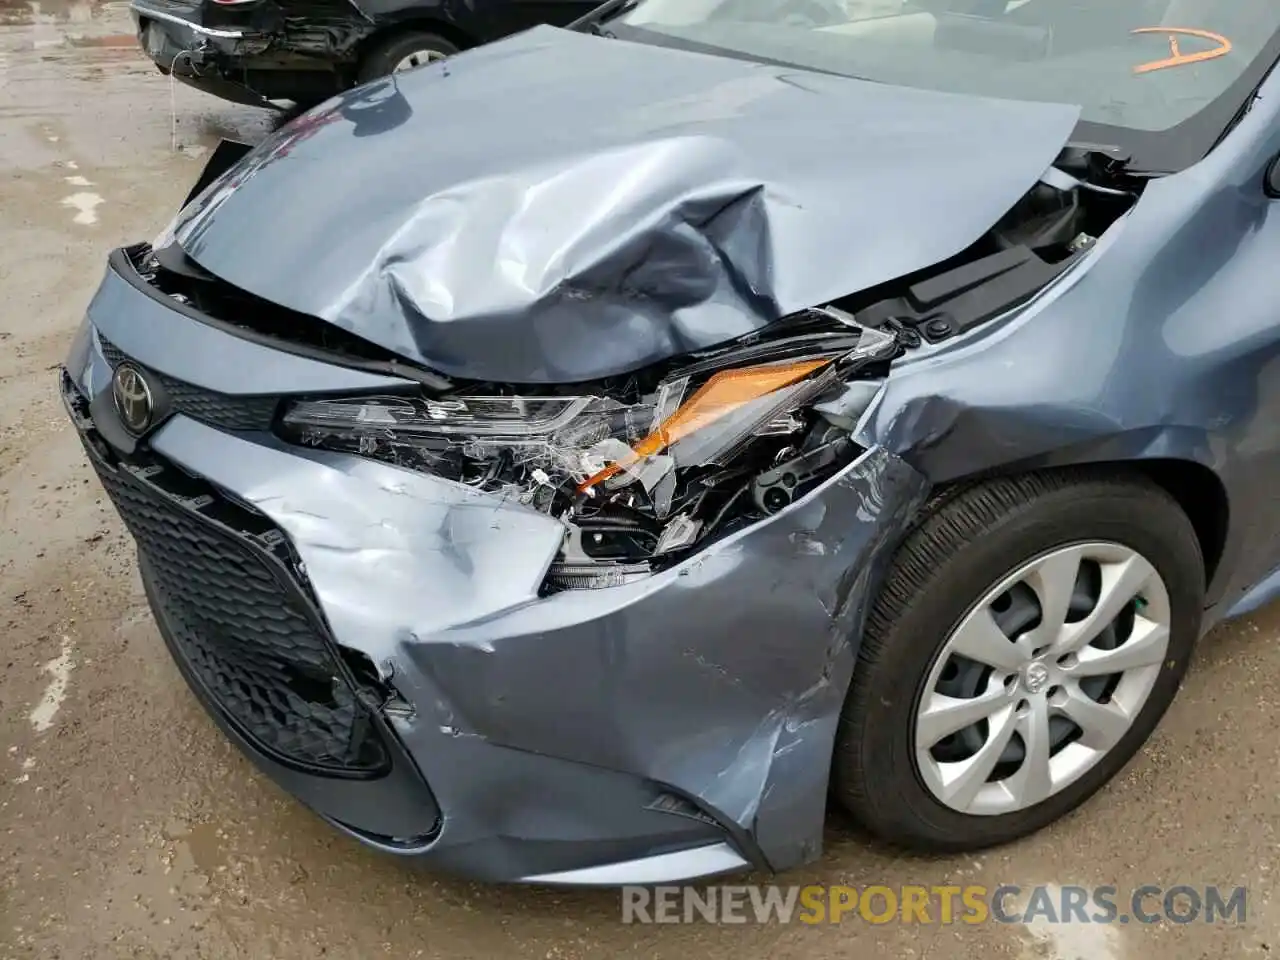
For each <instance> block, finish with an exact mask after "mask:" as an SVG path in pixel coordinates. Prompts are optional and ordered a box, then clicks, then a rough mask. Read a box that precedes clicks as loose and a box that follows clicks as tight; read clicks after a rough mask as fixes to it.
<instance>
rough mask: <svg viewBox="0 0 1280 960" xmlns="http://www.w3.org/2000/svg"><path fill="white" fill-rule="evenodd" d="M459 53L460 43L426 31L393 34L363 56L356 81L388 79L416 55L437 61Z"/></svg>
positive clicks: (366, 81)
mask: <svg viewBox="0 0 1280 960" xmlns="http://www.w3.org/2000/svg"><path fill="white" fill-rule="evenodd" d="M457 52H458V46H457V44H454V43H450V42H449V41H448V40H446V39H445V38H444V37H442V36H440V35H439V34H436V33H427V32H426V31H425V30H407V31H405V32H403V33H394V34H391V35H390V36H388V37H385V38H383V39H382V40H380V41H378V42H377V43H375V44H374V45H373V47H371V48H370V50H369V52H368V53H366V54H365V55H364V58H363V59H362V60H361V61H360V66H359V68H358V69H357V71H356V82H357V83H368V82H369V81H370V80H377V79H378V78H379V77H385V76H388V75H390V74H391V73H394V72H395V69H396V66H397V65H398V64H400V63H401V62H402V61H403V60H405V59H407V58H408V57H410V56H412V55H413V54H415V53H417V54H423V55H430V59H438V58H440V57H451V56H453V55H454V54H455V53H457ZM424 62H425V60H424Z"/></svg>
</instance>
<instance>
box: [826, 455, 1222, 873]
mask: <svg viewBox="0 0 1280 960" xmlns="http://www.w3.org/2000/svg"><path fill="white" fill-rule="evenodd" d="M1203 595H1204V565H1203V561H1202V559H1201V555H1200V549H1199V543H1198V541H1197V539H1196V536H1195V532H1194V530H1193V529H1192V526H1191V523H1190V522H1189V520H1188V519H1187V517H1186V515H1185V514H1184V513H1183V511H1182V510H1181V508H1180V507H1179V506H1178V504H1177V503H1176V501H1174V500H1173V499H1172V498H1171V497H1170V496H1169V495H1168V494H1167V493H1165V492H1164V491H1163V490H1161V489H1160V488H1158V487H1156V486H1155V485H1153V484H1151V483H1149V482H1147V481H1145V480H1144V479H1141V478H1138V477H1130V478H1122V477H1115V476H1108V475H1105V474H1100V473H1095V472H1091V471H1079V472H1065V473H1061V474H1043V475H1028V476H1023V477H1016V478H1005V479H998V480H993V481H990V482H986V483H981V484H976V485H973V486H969V487H967V488H959V489H957V490H954V491H952V492H951V493H949V494H947V495H944V496H943V497H942V498H940V499H939V500H938V501H937V502H936V503H935V504H934V505H932V507H931V508H930V509H929V512H928V513H927V514H926V517H925V519H924V520H923V521H922V522H921V523H920V524H919V525H918V526H917V527H916V528H915V529H914V530H913V531H912V532H911V533H909V534H908V536H907V538H906V540H905V542H904V543H903V545H902V546H901V548H900V549H899V552H898V555H897V557H896V559H895V562H894V564H893V566H892V568H891V570H890V572H889V575H888V577H887V579H886V581H885V586H884V588H883V590H882V592H881V594H880V596H879V598H878V599H877V601H876V603H875V606H874V607H873V609H872V612H871V614H870V617H869V619H868V623H867V628H866V631H865V634H864V637H863V642H862V646H861V649H860V651H859V655H858V664H857V668H856V670H855V672H854V678H853V683H852V685H851V687H850V691H849V696H848V699H847V701H846V704H845V709H844V713H843V715H842V717H841V723H840V729H839V734H838V737H837V744H836V753H835V758H834V764H833V770H832V774H833V780H832V783H833V789H834V791H835V793H836V795H837V796H838V797H839V799H840V800H841V801H842V802H843V803H844V804H845V806H846V807H848V809H849V810H850V812H851V813H853V814H854V816H855V817H856V818H857V819H859V820H860V821H861V822H862V823H863V824H864V825H865V826H866V827H867V828H868V829H870V830H871V831H872V832H873V833H875V834H877V835H879V836H880V837H882V838H883V839H886V840H888V841H890V842H893V843H896V844H898V845H901V846H904V847H908V848H914V849H919V850H924V851H930V852H961V851H967V850H976V849H981V848H983V847H988V846H992V845H995V844H1000V843H1005V842H1008V841H1011V840H1014V839H1016V838H1018V837H1021V836H1024V835H1026V834H1029V833H1032V832H1034V831H1036V830H1038V829H1040V828H1041V827H1043V826H1045V825H1047V824H1048V823H1050V822H1052V821H1053V820H1055V819H1057V818H1058V817H1060V816H1062V815H1063V814H1065V813H1067V812H1068V811H1070V810H1072V809H1074V808H1075V807H1077V806H1079V805H1080V804H1082V803H1084V801H1085V800H1087V799H1088V798H1089V797H1090V796H1091V795H1092V794H1093V793H1094V792H1095V791H1097V790H1098V789H1099V788H1100V787H1102V785H1103V784H1105V783H1106V782H1107V781H1108V780H1110V779H1111V778H1112V777H1113V776H1114V775H1115V774H1116V773H1117V772H1118V771H1119V770H1120V769H1121V768H1122V767H1123V766H1124V765H1125V763H1127V762H1128V761H1129V759H1130V758H1131V757H1132V756H1133V755H1134V753H1136V752H1137V750H1138V749H1139V748H1140V747H1141V746H1142V744H1143V742H1145V741H1146V739H1147V737H1148V736H1149V735H1150V733H1151V731H1152V730H1153V729H1154V728H1155V726H1156V724H1157V723H1158V722H1159V720H1160V717H1161V716H1162V715H1163V714H1164V712H1165V710H1166V709H1167V708H1168V706H1169V704H1170V703H1171V702H1172V701H1173V698H1174V695H1175V693H1176V692H1177V689H1178V685H1179V684H1180V682H1181V680H1182V676H1183V673H1184V672H1185V670H1186V667H1187V660H1188V657H1189V656H1190V654H1191V650H1192V647H1193V645H1194V643H1195V641H1196V638H1197V636H1198V633H1199V625H1200V615H1201V609H1202V599H1203Z"/></svg>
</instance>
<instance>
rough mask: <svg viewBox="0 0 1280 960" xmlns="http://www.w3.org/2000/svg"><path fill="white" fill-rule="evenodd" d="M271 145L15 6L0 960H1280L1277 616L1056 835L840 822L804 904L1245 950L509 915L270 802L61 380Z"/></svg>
mask: <svg viewBox="0 0 1280 960" xmlns="http://www.w3.org/2000/svg"><path fill="white" fill-rule="evenodd" d="M271 122H272V120H271V117H270V116H269V115H267V114H265V113H263V112H261V111H254V110H249V109H243V108H239V107H235V106H230V105H227V104H224V103H221V102H219V101H217V100H214V99H212V98H209V97H206V96H204V95H202V94H200V93H197V92H195V91H192V90H189V89H186V88H179V89H171V87H170V85H169V84H168V82H167V81H166V80H165V79H164V78H163V77H161V76H160V75H159V74H157V73H156V72H155V70H154V68H153V67H152V66H151V65H150V63H149V62H147V61H145V60H144V59H143V57H142V56H141V54H140V53H139V51H138V49H137V45H136V43H135V41H134V38H133V35H132V33H131V25H130V22H129V19H128V15H127V9H126V7H125V4H124V3H122V2H112V3H106V4H101V5H94V4H91V3H89V2H87V0H71V2H68V0H42V2H38V3H36V2H32V3H26V2H14V0H0V623H3V625H4V631H3V635H2V636H3V639H0V957H75V958H80V957H93V958H107V957H165V958H169V957H175V958H185V957H217V958H223V957H228V958H236V957H245V958H261V957H279V958H292V957H306V958H314V957H320V956H324V957H331V958H346V957H351V958H362V960H363V958H371V957H378V956H383V955H386V956H394V957H398V958H410V957H439V958H450V960H454V958H468V957H476V958H491V957H499V956H500V957H510V958H538V960H552V958H556V960H559V958H566V960H567V958H586V957H602V958H620V957H646V958H672V960H675V958H683V957H700V958H706V960H718V958H732V960H754V958H765V957H769V958H778V960H783V958H796V960H824V958H836V957H841V958H848V957H858V958H863V957H879V956H883V957H892V958H904V957H915V958H926V957H932V958H944V960H950V958H960V960H964V958H970V957H973V958H977V957H1014V958H1050V960H1052V958H1060V960H1076V958H1085V960H1140V958H1147V957H1153V956H1159V955H1163V956H1167V957H1173V958H1182V957H1188V958H1201V957H1206V958H1210V957H1211V958H1217V957H1242V956H1252V955H1257V956H1267V955H1275V954H1277V953H1280V945H1278V944H1280V929H1278V927H1280V917H1278V916H1277V914H1276V912H1275V911H1274V910H1272V908H1271V907H1270V905H1269V897H1270V892H1271V890H1272V888H1273V884H1274V879H1273V877H1272V874H1271V864H1272V863H1274V862H1276V856H1275V850H1276V846H1277V842H1276V837H1275V833H1274V828H1273V825H1274V824H1275V823H1277V822H1278V820H1280V798H1278V797H1277V792H1276V790H1275V787H1274V784H1275V773H1274V771H1275V770H1276V769H1277V763H1278V761H1280V738H1277V737H1276V736H1274V734H1273V732H1272V731H1271V726H1270V725H1271V722H1272V719H1273V717H1274V715H1275V712H1276V708H1277V702H1276V701H1277V696H1278V694H1277V681H1276V677H1277V676H1278V675H1280V670H1278V669H1277V668H1280V646H1277V644H1276V642H1275V638H1276V636H1277V632H1278V631H1280V611H1277V610H1275V609H1272V610H1269V611H1264V612H1263V613H1261V614H1260V615H1258V616H1257V617H1255V618H1253V619H1252V620H1249V621H1245V622H1243V623H1240V624H1237V625H1234V626H1232V627H1230V628H1227V629H1224V630H1220V631H1218V632H1216V633H1215V634H1214V635H1212V636H1211V637H1210V638H1209V639H1208V640H1207V641H1206V643H1205V644H1204V645H1203V646H1202V648H1201V651H1200V655H1199V657H1198V661H1197V663H1196V664H1195V666H1194V668H1193V670H1192V673H1191V676H1190V679H1189V680H1188V682H1187V685H1186V687H1185V688H1184V690H1183V692H1182V694H1181V696H1180V698H1179V700H1178V703H1177V704H1176V705H1175V707H1174V708H1173V710H1172V711H1171V713H1170V715H1169V716H1168V718H1167V719H1166V721H1165V723H1164V724H1163V726H1162V727H1161V729H1160V730H1159V732H1158V733H1157V735H1156V737H1155V738H1154V740H1153V741H1152V743H1151V744H1149V746H1148V747H1147V749H1145V750H1144V751H1143V753H1142V755H1141V756H1140V758H1139V759H1137V760H1136V761H1135V762H1134V763H1133V764H1132V765H1131V766H1130V768H1129V769H1128V770H1127V771H1126V772H1125V774H1124V775H1123V776H1122V777H1121V778H1120V779H1119V780H1118V781H1117V782H1116V783H1115V784H1113V785H1112V786H1111V787H1110V788H1109V789H1107V790H1105V791H1104V792H1103V793H1102V794H1101V795H1100V796H1099V797H1098V798H1097V799H1095V800H1094V801H1093V802H1092V803H1090V804H1089V805H1088V806H1087V807H1086V808H1085V809H1084V810H1083V811H1081V812H1080V813H1078V814H1077V815H1075V816H1073V817H1070V818H1068V819H1067V820H1066V821H1065V822H1063V823H1060V824H1058V825H1057V826H1055V827H1054V828H1052V829H1050V830H1048V831H1046V832H1045V833H1043V834H1041V835H1039V836H1037V837H1034V838H1031V839H1030V840H1028V841H1025V842H1023V843H1020V844H1018V845H1016V846H1013V847H1010V848H1007V849H1004V850H1000V851H996V852H994V853H990V854H987V855H984V856H981V857H977V858H965V859H960V860H921V859H912V858H903V857H898V856H895V855H893V854H891V853H887V852H885V851H883V850H880V849H877V848H876V847H874V846H873V845H870V844H868V843H867V842H866V841H864V840H863V839H862V838H861V837H860V836H859V835H858V834H857V833H856V832H855V831H854V830H853V829H852V828H851V827H849V826H848V825H847V824H845V823H843V822H841V821H840V820H839V818H834V822H833V826H832V829H831V831H830V833H829V836H828V842H827V853H826V855H825V857H824V858H823V860H822V861H821V862H820V863H818V864H816V865H814V866H812V867H810V868H807V869H805V870H800V871H795V872H794V873H792V874H790V875H788V876H786V877H784V878H782V882H784V883H794V884H804V883H833V884H836V883H843V884H857V885H864V884H872V883H880V884H886V885H889V886H895V885H900V884H926V885H932V884H947V883H980V884H985V885H987V886H988V887H994V886H996V885H998V884H1000V883H1014V884H1020V885H1022V886H1024V887H1027V886H1030V885H1032V884H1040V883H1043V884H1057V885H1068V884H1081V885H1094V884H1114V885H1116V886H1117V887H1119V888H1120V889H1121V890H1122V891H1124V890H1125V889H1126V888H1133V887H1136V886H1138V885H1141V884H1144V883H1152V884H1157V885H1160V886H1163V887H1166V888H1167V887H1170V886H1172V885H1174V884H1178V883H1187V884H1192V885H1204V884H1214V883H1216V884H1223V885H1226V886H1228V887H1234V886H1237V885H1243V886H1246V887H1247V888H1248V914H1247V920H1246V922H1245V923H1244V924H1243V925H1209V924H1205V923H1195V924H1188V925H1185V926H1177V925H1174V924H1170V923H1168V922H1165V923H1159V924H1154V925H1150V926H1146V925H1143V926H1139V925H1125V926H1120V925H1112V926H1101V925H1097V924H1092V925H1059V926H1049V927H1037V926H1023V925H1020V924H986V925H982V926H979V927H968V926H943V925H907V926H904V925H900V924H887V925H879V926H877V925H871V924H867V923H864V922H861V921H853V922H846V923H844V924H841V925H820V926H804V925H800V924H794V925H779V924H774V925H757V924H746V925H741V926H711V925H708V924H705V923H698V924H688V925H683V924H682V925H669V926H636V925H624V924H622V923H621V922H620V920H619V917H620V906H619V898H618V896H617V895H616V894H614V893H610V892H602V891H592V892H582V893H579V892H557V891H548V890H531V889H521V888H485V887H480V886H476V885H472V884H467V883H463V882H459V881H455V880H450V879H446V878H440V877H435V876H432V875H429V874H426V873H423V872H420V871H418V870H415V869H413V868H411V867H409V866H407V865H405V864H402V863H400V862H395V861H391V860H388V859H384V858H382V857H380V856H377V855H374V854H372V853H370V852H368V851H365V850H364V849H362V848H360V847H358V846H356V845H355V844H354V843H352V842H350V841H348V840H346V839H343V838H341V837H339V836H337V835H335V834H334V833H333V832H332V831H331V830H330V829H329V828H327V827H326V826H325V825H324V824H322V823H321V822H319V821H318V820H317V819H316V818H315V817H313V816H312V815H311V814H310V813H308V812H307V811H305V810H304V809H302V808H301V807H300V806H298V805H297V804H296V803H294V802H293V801H292V800H291V799H289V798H288V797H286V796H285V795H283V794H282V793H281V792H280V791H279V790H277V789H276V788H275V787H274V786H272V785H271V784H270V783H268V782H266V781H265V780H264V779H263V778H262V777H261V776H259V775H258V774H257V773H256V772H255V771H254V769H253V768H252V767H251V766H250V765H249V763H248V762H246V761H245V760H244V759H242V758H241V757H240V756H239V755H238V754H237V753H236V752H235V751H234V750H233V749H232V748H231V747H230V745H229V744H228V743H227V742H226V741H225V740H224V739H223V737H222V736H221V735H220V734H219V733H218V732H217V731H216V730H215V729H214V727H213V725H212V724H211V722H210V721H209V720H207V719H206V717H205V715H204V714H203V713H202V711H201V709H200V708H199V707H198V706H197V704H196V703H195V701H194V700H193V699H192V697H191V696H190V695H189V694H188V692H187V690H186V689H185V687H184V686H183V684H182V683H181V681H180V679H179V677H178V674H177V672H176V670H175V669H174V667H173V666H172V665H171V663H170V661H169V659H168V656H167V654H166V653H165V652H164V650H163V648H162V646H161V643H160V640H159V637H158V636H157V634H156V631H155V628H154V627H153V625H152V623H151V620H150V618H149V617H148V614H147V610H146V606H145V602H144V600H143V597H142V592H141V587H140V584H139V582H138V579H137V575H136V573H135V570H134V563H133V555H132V551H131V548H130V545H129V542H128V540H127V539H126V537H125V535H124V533H123V530H122V528H121V526H120V524H119V522H118V521H117V519H116V517H115V515H114V514H113V513H112V511H111V510H110V507H109V505H108V504H106V503H105V502H104V499H103V495H102V491H101V489H100V488H99V487H98V485H97V482H96V480H94V479H93V478H92V477H91V475H90V473H89V470H88V468H87V466H86V465H85V463H84V461H83V459H82V457H81V454H80V451H79V448H78V443H77V440H76V438H75V436H74V435H73V433H72V431H71V429H70V428H69V427H68V425H67V424H66V423H65V422H64V420H63V416H62V412H61V408H60V404H59V401H58V399H57V397H56V395H55V389H54V383H55V379H54V378H55V373H54V371H55V368H56V365H57V364H58V362H59V361H60V360H61V358H62V355H63V351H64V349H65V347H66V344H67V342H68V338H69V336H70V334H71V332H72V331H73V329H74V327H75V325H76V323H77V322H78V320H79V318H80V315H81V313H82V311H83V310H84V307H85V305H86V304H87V302H88V300H89V298H90V296H91V295H92V293H93V290H94V288H95V286H96V284H97V282H98V280H99V277H100V276H101V273H102V270H103V264H104V257H105V255H106V253H107V251H108V250H109V249H110V248H111V247H113V246H115V245H118V244H121V243H124V242H130V241H135V240H138V239H147V238H149V237H151V236H153V235H154V234H155V233H156V232H158V230H159V229H160V228H161V227H162V226H163V225H164V223H165V222H166V221H167V219H168V218H169V216H170V215H171V214H172V213H173V212H174V210H175V209H176V207H177V205H178V203H179V202H180V201H181V199H182V197H183V196H185V194H186V191H187V189H188V187H189V186H190V184H191V183H192V181H193V180H194V178H195V177H196V175H197V174H198V172H199V170H200V168H201V165H202V163H203V159H204V157H205V156H207V154H208V151H209V150H210V148H211V147H212V146H213V145H214V144H215V143H216V142H217V139H218V138H219V137H220V136H224V135H232V136H236V137H240V138H246V137H260V136H261V135H262V134H263V133H264V132H265V131H266V130H268V129H269V128H270V125H271ZM1122 896H1123V894H1122Z"/></svg>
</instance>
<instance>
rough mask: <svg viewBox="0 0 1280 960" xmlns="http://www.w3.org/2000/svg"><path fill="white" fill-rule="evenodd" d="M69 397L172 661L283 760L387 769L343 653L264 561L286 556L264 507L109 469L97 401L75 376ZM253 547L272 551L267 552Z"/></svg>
mask: <svg viewBox="0 0 1280 960" xmlns="http://www.w3.org/2000/svg"><path fill="white" fill-rule="evenodd" d="M63 389H64V392H65V394H66V395H67V400H68V405H69V406H70V407H71V411H72V414H73V417H75V419H76V423H77V426H78V427H79V428H80V429H81V431H82V436H83V439H84V440H85V446H86V448H87V450H88V453H89V459H90V461H91V462H92V463H93V465H94V468H95V469H96V471H97V473H98V476H99V478H100V479H101V480H102V485H103V487H104V488H105V489H106V491H107V494H108V495H109V496H110V497H111V500H112V502H113V503H114V504H115V507H116V509H117V510H118V511H119V513H120V516H121V517H122V518H123V520H124V522H125V524H126V526H128V528H129V532H130V533H131V534H133V538H134V540H135V541H136V542H137V545H138V554H139V559H140V564H141V567H142V573H143V576H144V578H145V580H146V581H147V585H148V588H149V589H148V594H149V596H150V597H151V601H152V604H153V605H154V607H155V612H156V614H157V616H158V617H159V618H160V619H161V620H162V621H163V622H164V625H165V627H166V628H167V631H168V635H169V640H170V643H171V645H172V646H173V647H174V653H175V654H176V655H177V656H178V657H179V658H180V659H181V660H182V661H183V664H184V665H185V666H186V668H187V671H188V673H189V674H190V675H191V676H192V677H194V679H195V680H196V681H197V682H198V683H199V684H200V685H201V686H202V687H203V688H204V693H205V694H206V695H207V697H208V698H209V699H210V700H212V701H213V702H214V703H215V704H216V705H217V706H218V708H219V709H220V710H221V711H222V712H223V714H224V716H225V717H226V719H227V720H228V721H230V722H231V723H232V724H233V725H234V726H235V727H236V728H237V729H238V730H239V731H240V732H241V734H242V735H244V736H245V737H246V738H248V739H249V740H250V741H252V742H253V743H254V744H255V745H256V746H258V748H259V749H261V750H263V752H265V753H267V754H268V755H270V756H273V757H274V758H275V759H277V760H279V761H281V762H284V763H289V764H293V765H295V766H301V767H303V768H305V769H307V770H310V771H312V772H316V773H328V774H330V775H336V776H374V775H378V774H380V773H384V772H385V771H386V770H387V769H388V767H389V756H388V754H387V751H386V747H385V744H384V743H383V741H382V738H381V734H380V732H379V730H378V728H377V726H376V724H375V723H374V722H373V720H372V717H371V716H370V714H369V711H368V709H367V708H366V707H365V706H364V705H363V704H362V703H361V702H360V700H359V699H358V698H357V696H356V693H355V690H354V688H353V687H352V685H351V683H350V682H349V680H348V679H347V675H346V674H345V673H344V671H343V669H342V668H341V666H340V665H339V663H338V661H337V659H336V656H335V653H334V648H333V646H332V645H331V644H330V643H329V642H328V641H327V639H326V638H325V636H324V635H323V634H322V633H321V631H320V629H319V628H318V626H317V624H316V622H315V620H314V619H313V617H312V616H311V615H310V614H309V613H308V611H307V609H306V601H305V600H304V599H302V596H301V594H299V593H298V592H297V591H296V589H294V588H292V587H291V588H288V589H286V587H285V586H284V585H283V584H282V583H281V579H280V577H281V576H282V573H280V572H277V571H274V570H273V569H272V561H270V560H268V559H265V558H266V557H268V556H271V553H270V551H271V550H273V549H274V550H282V549H283V550H287V547H286V546H285V544H286V541H285V538H284V536H283V534H281V533H280V532H279V530H277V529H276V528H275V527H274V526H273V525H272V524H271V522H270V521H269V520H268V519H267V518H266V517H264V516H262V515H261V514H259V513H257V511H254V510H251V509H250V508H248V507H246V506H243V505H241V504H238V503H234V502H232V501H230V500H228V499H226V498H225V497H224V496H221V495H220V494H219V493H218V492H217V490H216V488H213V487H209V486H208V485H207V484H204V483H203V482H202V481H199V480H196V479H195V478H192V477H188V476H187V475H186V474H183V473H181V471H178V470H177V469H176V468H174V467H169V466H166V465H164V464H163V463H162V462H159V461H156V462H154V463H149V464H147V465H145V466H137V465H135V466H133V467H130V466H126V465H124V464H118V465H111V464H108V463H107V462H106V460H105V459H104V455H103V452H102V450H101V449H100V447H99V445H100V444H101V441H100V440H98V439H97V436H96V433H94V431H93V428H92V424H91V421H90V420H89V419H88V404H87V403H86V402H85V400H84V398H83V397H81V396H80V395H79V393H78V392H77V391H76V390H75V388H74V387H73V386H71V384H70V380H69V378H66V377H65V376H64V380H63ZM215 516H216V518H217V519H214V517H215ZM232 520H234V521H236V523H235V525H232V524H231V523H230V522H229V521H232ZM235 531H240V532H235ZM253 540H256V541H257V542H258V543H261V544H263V547H262V550H264V551H268V552H266V553H262V554H260V552H259V549H258V548H255V547H252V546H250V545H249V542H250V541H253Z"/></svg>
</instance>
